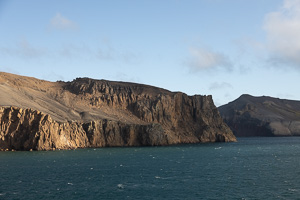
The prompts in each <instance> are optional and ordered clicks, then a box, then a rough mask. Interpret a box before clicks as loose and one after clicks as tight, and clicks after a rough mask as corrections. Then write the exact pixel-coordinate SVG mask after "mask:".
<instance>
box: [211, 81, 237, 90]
mask: <svg viewBox="0 0 300 200" xmlns="http://www.w3.org/2000/svg"><path fill="white" fill-rule="evenodd" d="M226 88H233V86H232V85H231V84H230V83H227V82H221V83H219V82H214V83H212V84H210V86H209V89H210V90H221V89H226Z"/></svg>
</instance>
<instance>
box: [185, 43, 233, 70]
mask: <svg viewBox="0 0 300 200" xmlns="http://www.w3.org/2000/svg"><path fill="white" fill-rule="evenodd" d="M190 56H191V57H190V59H189V60H188V62H187V64H188V66H189V67H190V69H191V71H192V72H196V71H201V70H209V69H225V70H231V69H232V65H231V63H230V61H229V59H228V58H227V57H226V56H225V55H224V54H222V53H219V52H214V51H212V50H209V49H204V48H190Z"/></svg>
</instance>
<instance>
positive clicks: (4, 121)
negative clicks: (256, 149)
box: [0, 73, 236, 150]
mask: <svg viewBox="0 0 300 200" xmlns="http://www.w3.org/2000/svg"><path fill="white" fill-rule="evenodd" d="M0 94H1V95H0V150H1V149H8V150H12V149H15V150H30V149H33V150H49V149H74V148H84V147H105V146H147V145H150V146H152V145H170V144H179V143H198V142H229V141H235V140H236V138H235V136H234V135H233V133H232V132H231V130H230V129H229V127H228V126H227V125H226V124H225V123H224V122H223V120H222V118H221V116H220V114H219V112H218V109H217V108H216V107H215V105H214V103H213V101H212V97H211V96H200V95H195V96H188V95H186V94H184V93H181V92H170V91H168V90H165V89H161V88H157V87H152V86H148V85H142V84H135V83H126V82H114V81H107V80H94V79H89V78H77V79H75V80H73V81H71V82H62V81H59V82H48V81H43V80H39V79H36V78H30V77H24V76H17V75H14V74H8V73H0Z"/></svg>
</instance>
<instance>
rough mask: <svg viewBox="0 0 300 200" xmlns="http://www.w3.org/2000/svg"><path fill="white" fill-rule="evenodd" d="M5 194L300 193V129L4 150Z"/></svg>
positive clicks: (0, 169) (0, 181)
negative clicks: (232, 137) (230, 139)
mask: <svg viewBox="0 0 300 200" xmlns="http://www.w3.org/2000/svg"><path fill="white" fill-rule="evenodd" d="M0 199H5V200H9V199H26V200H29V199H64V200H67V199H172V200H173V199H264V200H265V199H300V137H275V138H238V142H236V143H214V144H193V145H178V146H169V147H138V148H135V147H134V148H97V149H78V150H64V151H53V152H51V151H47V152H45V151H44V152H0Z"/></svg>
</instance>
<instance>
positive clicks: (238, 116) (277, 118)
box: [219, 95, 300, 137]
mask: <svg viewBox="0 0 300 200" xmlns="http://www.w3.org/2000/svg"><path fill="white" fill-rule="evenodd" d="M219 111H220V114H221V116H222V117H223V119H224V121H225V122H226V123H227V124H228V126H229V127H230V128H231V130H232V131H233V133H234V134H235V135H236V136H238V137H242V136H296V135H297V136H298V135H300V101H293V100H286V99H278V98H273V97H267V96H262V97H253V96H250V95H242V96H241V97H239V98H238V99H236V100H235V101H233V102H230V103H228V104H226V105H223V106H220V107H219Z"/></svg>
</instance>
